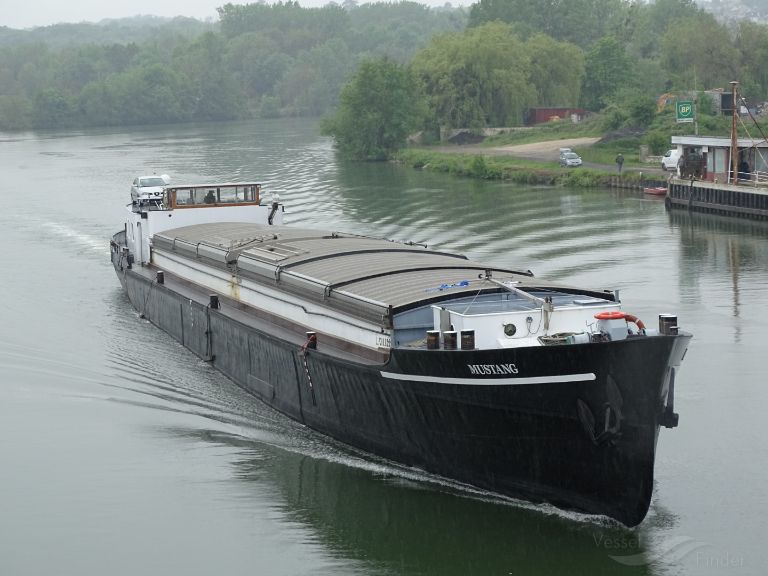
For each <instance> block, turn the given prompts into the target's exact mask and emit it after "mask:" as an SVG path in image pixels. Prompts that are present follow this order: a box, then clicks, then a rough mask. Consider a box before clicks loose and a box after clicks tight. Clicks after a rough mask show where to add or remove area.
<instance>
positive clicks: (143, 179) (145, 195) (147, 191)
mask: <svg viewBox="0 0 768 576" xmlns="http://www.w3.org/2000/svg"><path fill="white" fill-rule="evenodd" d="M170 181H171V179H170V178H169V177H168V175H167V174H163V175H162V176H155V175H152V176H139V177H138V178H135V179H134V181H133V184H132V185H131V200H132V201H133V202H138V201H139V200H160V198H162V196H163V188H165V187H166V186H168V184H169V183H170Z"/></svg>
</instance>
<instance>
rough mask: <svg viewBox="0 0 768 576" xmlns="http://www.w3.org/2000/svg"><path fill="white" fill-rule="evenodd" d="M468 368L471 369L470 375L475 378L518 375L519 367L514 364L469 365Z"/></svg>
mask: <svg viewBox="0 0 768 576" xmlns="http://www.w3.org/2000/svg"><path fill="white" fill-rule="evenodd" d="M467 368H469V373H470V374H472V375H473V376H481V375H488V376H490V375H492V374H497V375H502V376H503V375H507V374H517V373H518V369H517V366H515V365H514V364H467Z"/></svg>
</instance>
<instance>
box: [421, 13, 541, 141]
mask: <svg viewBox="0 0 768 576" xmlns="http://www.w3.org/2000/svg"><path fill="white" fill-rule="evenodd" d="M413 68H414V71H415V72H416V74H417V75H418V77H419V79H420V80H421V82H422V84H423V86H424V91H425V93H426V94H427V96H428V98H429V104H430V111H431V113H432V115H433V116H434V119H435V121H436V122H437V123H438V124H439V125H441V126H444V127H448V128H481V127H484V126H507V125H510V124H519V123H520V122H521V120H522V114H523V111H524V110H525V109H526V108H527V107H529V106H530V105H531V104H532V103H533V102H535V98H536V96H535V89H534V87H533V86H532V84H531V83H530V81H529V78H530V74H531V59H530V57H529V55H528V50H527V49H526V46H525V45H524V44H523V42H522V41H521V40H520V39H519V38H518V37H517V36H516V35H515V33H514V32H513V29H512V27H511V26H509V25H508V24H503V23H501V22H491V23H489V24H484V25H483V26H479V27H477V28H471V29H469V30H467V31H466V32H465V33H464V34H445V35H442V36H437V37H435V38H434V39H433V40H432V42H431V43H430V45H429V46H427V47H426V48H425V49H423V50H422V51H420V52H419V53H418V54H416V56H415V57H414V59H413Z"/></svg>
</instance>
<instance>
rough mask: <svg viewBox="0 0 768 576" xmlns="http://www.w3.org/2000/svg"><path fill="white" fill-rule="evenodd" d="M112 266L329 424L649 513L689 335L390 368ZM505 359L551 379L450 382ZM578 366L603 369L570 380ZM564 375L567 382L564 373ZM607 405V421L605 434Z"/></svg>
mask: <svg viewBox="0 0 768 576" xmlns="http://www.w3.org/2000/svg"><path fill="white" fill-rule="evenodd" d="M113 262H114V264H115V269H116V271H117V273H118V276H119V277H120V281H121V283H122V285H123V287H124V289H125V290H126V292H127V294H128V296H129V298H130V300H131V302H132V303H133V305H134V306H135V307H136V308H137V309H138V310H139V311H140V312H141V313H142V314H143V315H144V317H146V318H147V319H148V320H150V321H151V322H152V323H153V324H155V325H156V326H158V327H159V328H161V329H163V330H164V331H166V332H168V333H169V334H171V335H172V336H174V337H175V338H176V339H177V340H179V341H180V342H182V343H183V344H184V345H185V346H186V347H187V348H189V349H190V350H192V351H193V352H194V353H196V354H198V355H199V356H201V357H202V358H204V359H206V360H209V361H211V362H212V364H213V365H214V366H216V367H217V368H218V369H219V370H221V371H222V372H223V373H224V374H226V375H227V376H228V377H230V378H231V379H232V380H234V381H235V382H236V383H237V384H239V385H240V386H242V387H243V388H245V389H246V390H248V391H250V392H251V393H253V394H254V395H255V396H257V397H258V398H260V399H261V400H263V401H264V402H266V403H267V404H269V405H270V406H272V407H274V408H276V409H277V410H279V411H281V412H283V413H285V414H287V415H288V416H290V417H291V418H294V419H296V420H298V421H300V422H302V423H304V424H306V425H307V426H309V427H311V428H313V429H315V430H318V431H319V432H322V433H324V434H327V435H329V436H331V437H333V438H335V439H338V440H340V441H341V442H344V443H346V444H349V445H351V446H355V447H357V448H360V449H362V450H364V451H367V452H370V453H372V454H376V455H378V456H381V457H384V458H388V459H391V460H393V461H396V462H399V463H402V464H405V465H408V466H414V467H418V468H420V469H423V470H426V471H429V472H431V473H434V474H438V475H441V476H445V477H447V478H450V479H454V480H458V481H460V482H463V483H467V484H470V485H472V486H476V487H478V488H481V489H485V490H489V491H492V492H495V493H499V494H502V495H507V496H512V497H515V498H522V499H526V500H531V501H536V502H550V503H552V504H554V505H556V506H558V507H561V508H566V509H574V510H578V511H581V512H586V513H590V514H600V515H605V516H609V517H611V518H615V519H616V520H618V521H620V522H622V523H623V524H626V525H628V526H634V525H636V524H638V523H639V522H641V521H642V519H643V518H644V517H645V514H646V512H647V510H648V507H649V504H650V500H651V492H652V488H653V469H654V459H655V449H656V439H657V436H658V430H659V426H660V423H661V422H662V420H663V418H664V415H665V410H666V403H667V397H668V396H667V386H668V380H669V374H670V371H671V370H670V367H669V362H670V358H671V357H672V355H673V354H674V353H675V350H676V349H677V348H679V344H680V342H679V340H681V339H685V338H687V337H686V336H679V337H673V336H666V337H653V338H634V339H628V340H625V341H619V342H611V343H600V344H583V345H570V346H548V347H537V348H525V349H517V350H484V351H440V350H438V351H426V350H416V349H414V350H402V349H394V350H392V353H391V356H390V358H389V360H388V361H387V362H386V363H385V364H373V363H370V362H365V361H359V362H358V361H352V360H348V359H342V358H341V357H339V356H338V355H335V354H331V353H328V352H327V351H326V350H324V346H323V342H322V340H321V341H320V343H319V345H318V349H317V350H307V351H304V350H303V349H302V344H303V341H302V338H301V337H300V335H298V334H293V335H285V334H281V333H279V335H276V334H275V333H273V332H268V331H266V330H264V329H263V328H260V327H258V326H255V325H253V324H252V323H250V322H249V321H248V318H247V316H248V315H247V312H246V311H243V310H238V309H237V308H236V307H235V306H231V307H230V306H225V307H224V308H223V309H222V310H213V309H210V308H209V307H207V306H206V301H205V299H204V298H205V295H204V294H203V293H201V292H199V293H197V294H194V293H193V292H194V289H193V288H191V287H189V286H187V287H186V289H185V290H184V291H179V290H177V289H171V288H170V287H169V286H168V284H166V285H158V284H157V283H156V282H153V278H152V276H151V275H150V273H149V271H148V270H147V269H140V268H134V269H127V268H126V267H125V263H124V262H120V261H119V251H115V250H113ZM182 292H183V293H182ZM500 364H515V366H516V367H517V369H518V370H519V374H518V375H519V376H525V377H529V378H537V377H553V376H554V377H555V381H552V382H546V383H534V384H530V385H476V384H465V383H454V382H446V381H444V380H442V381H441V379H451V378H454V377H457V376H459V377H466V376H468V365H500ZM573 374H581V375H584V374H588V375H594V377H593V378H592V379H589V380H584V381H567V380H568V378H567V377H565V376H563V375H573ZM404 375H420V377H421V378H425V379H430V378H431V379H432V380H435V381H418V380H417V381H414V380H411V379H408V378H407V376H404ZM558 375H560V376H561V377H562V378H561V379H563V380H565V381H562V382H558V381H556V380H557V378H556V377H557V376H558ZM488 378H491V377H490V376H488ZM473 381H474V382H476V381H477V379H474V380H473ZM489 382H492V380H489ZM606 414H607V418H608V426H607V428H609V430H608V432H605V433H603V434H600V433H601V432H603V431H604V430H605V429H606V425H605V420H606ZM591 425H593V428H594V430H593V429H592V427H591Z"/></svg>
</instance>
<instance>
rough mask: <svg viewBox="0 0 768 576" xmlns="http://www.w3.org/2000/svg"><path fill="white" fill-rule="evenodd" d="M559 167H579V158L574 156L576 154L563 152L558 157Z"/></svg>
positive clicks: (576, 155)
mask: <svg viewBox="0 0 768 576" xmlns="http://www.w3.org/2000/svg"><path fill="white" fill-rule="evenodd" d="M560 166H565V167H566V168H574V167H576V166H581V156H579V155H578V154H576V152H564V153H563V154H561V155H560Z"/></svg>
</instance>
